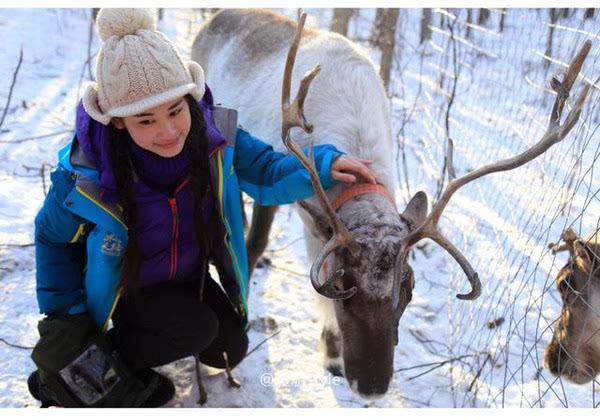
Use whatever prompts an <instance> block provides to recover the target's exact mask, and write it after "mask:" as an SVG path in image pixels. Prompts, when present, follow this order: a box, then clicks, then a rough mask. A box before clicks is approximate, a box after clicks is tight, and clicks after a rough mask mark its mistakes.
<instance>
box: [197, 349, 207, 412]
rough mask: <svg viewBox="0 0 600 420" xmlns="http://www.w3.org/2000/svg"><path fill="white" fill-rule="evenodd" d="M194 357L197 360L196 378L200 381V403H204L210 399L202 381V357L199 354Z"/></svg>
mask: <svg viewBox="0 0 600 420" xmlns="http://www.w3.org/2000/svg"><path fill="white" fill-rule="evenodd" d="M194 359H195V360H196V379H197V382H198V393H199V394H200V397H199V398H198V404H200V405H204V404H205V403H206V400H207V399H208V396H207V394H206V389H205V388H204V384H203V383H202V375H200V359H199V357H198V355H197V354H194Z"/></svg>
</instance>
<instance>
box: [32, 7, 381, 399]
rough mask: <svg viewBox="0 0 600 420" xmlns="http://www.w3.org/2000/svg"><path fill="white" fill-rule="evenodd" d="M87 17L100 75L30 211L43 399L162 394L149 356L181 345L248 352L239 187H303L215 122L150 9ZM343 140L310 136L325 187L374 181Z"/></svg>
mask: <svg viewBox="0 0 600 420" xmlns="http://www.w3.org/2000/svg"><path fill="white" fill-rule="evenodd" d="M97 25H98V30H99V33H100V38H101V40H102V41H103V44H102V47H101V50H100V52H99V55H98V63H97V71H96V77H97V83H94V84H92V85H91V86H89V87H88V89H87V90H86V92H85V94H84V97H83V100H82V102H81V103H80V105H79V107H78V109H77V121H76V130H75V135H74V137H73V139H72V141H71V142H70V143H69V144H68V145H67V146H65V147H64V148H63V149H62V150H61V151H60V152H59V163H58V167H57V168H56V170H55V171H53V173H52V175H51V177H52V187H51V189H50V191H49V193H48V196H47V197H46V200H45V202H44V205H43V208H42V209H41V210H40V212H39V214H38V216H37V217H36V220H35V243H36V263H37V296H38V302H39V306H40V312H41V313H43V314H45V315H46V317H45V318H44V319H43V320H42V321H40V323H39V326H38V329H39V333H40V340H39V342H38V343H37V345H36V347H35V349H34V351H33V354H32V358H33V360H34V362H35V363H36V365H37V367H38V370H36V371H35V372H33V373H32V375H31V376H30V378H29V381H28V384H29V388H30V391H31V393H32V395H33V396H34V397H35V398H37V399H39V400H41V402H42V406H49V405H61V406H66V407H110V406H112V407H115V406H116V407H140V406H144V407H158V406H161V405H163V404H165V403H166V402H167V401H168V400H170V399H171V398H172V396H173V393H174V387H173V384H172V383H171V381H170V380H169V379H168V378H166V377H165V376H163V375H160V374H159V373H157V372H156V371H154V370H153V369H151V368H152V367H155V366H159V365H163V364H166V363H169V362H171V361H174V360H177V359H180V358H183V357H188V356H190V355H195V356H196V357H198V358H199V360H200V361H201V362H203V363H205V364H207V365H210V366H214V367H220V368H224V367H226V366H228V367H233V366H235V365H237V364H238V363H239V362H240V361H241V360H242V359H243V358H244V356H245V354H246V350H247V346H248V338H247V335H246V327H247V297H248V269H247V257H246V250H245V244H244V236H243V224H242V216H241V203H240V190H241V191H244V192H246V193H247V194H249V195H250V196H252V197H253V198H254V199H255V200H257V201H258V202H260V203H261V204H264V205H275V204H285V203H291V202H293V201H296V200H298V199H301V198H306V197H308V196H310V195H312V194H313V190H312V186H311V184H310V181H309V180H308V177H307V174H306V173H305V169H303V167H302V166H301V165H300V163H299V162H298V161H297V159H296V158H294V157H292V156H287V155H284V154H281V153H277V152H274V151H273V150H272V148H271V147H270V146H268V145H266V144H265V143H263V142H261V141H260V140H258V139H256V138H254V137H253V136H251V135H250V134H249V133H247V132H246V131H244V130H243V129H241V128H236V127H235V125H234V127H233V130H232V131H231V132H233V133H235V135H234V136H235V139H233V138H232V139H230V140H232V141H228V139H226V138H225V137H224V135H223V133H224V132H227V131H228V130H227V124H220V120H219V118H216V119H217V121H215V113H216V109H215V107H214V105H213V100H212V96H211V93H210V91H209V90H208V87H206V86H205V84H204V76H203V71H202V69H201V68H200V66H199V65H198V64H197V63H194V62H188V63H184V62H183V61H182V60H181V58H180V57H179V55H178V53H177V52H176V50H175V48H174V46H173V45H172V44H171V43H170V42H169V40H167V38H165V37H164V35H162V34H161V33H160V32H157V31H156V30H155V28H154V23H153V17H152V15H151V13H150V12H148V11H146V10H141V9H102V10H101V11H100V12H99V14H98V18H97ZM229 121H231V119H229ZM233 140H234V141H233ZM342 155H343V154H342V152H340V151H338V150H337V149H336V148H335V147H333V146H330V145H325V146H317V147H315V161H316V164H317V169H318V171H319V175H320V179H321V182H322V183H323V185H324V187H325V188H329V187H331V186H332V185H334V184H335V183H336V182H338V181H342V182H348V183H352V182H355V181H356V180H357V179H358V178H359V177H360V178H363V179H366V180H367V181H369V182H375V179H374V177H373V175H372V174H371V173H370V172H369V170H368V168H367V167H366V165H365V164H366V163H367V162H366V161H363V160H360V159H356V158H353V157H349V156H345V155H344V156H342ZM209 261H210V262H211V263H213V264H214V265H215V267H216V269H217V272H218V274H219V281H220V283H221V286H219V285H218V284H217V283H216V282H215V280H213V279H212V278H211V276H210V275H209V272H208V262H209ZM109 321H112V328H109V327H110V325H109Z"/></svg>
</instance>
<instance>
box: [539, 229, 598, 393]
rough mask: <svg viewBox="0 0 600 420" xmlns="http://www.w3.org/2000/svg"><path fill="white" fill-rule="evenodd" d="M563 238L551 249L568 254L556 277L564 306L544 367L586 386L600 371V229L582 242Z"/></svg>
mask: <svg viewBox="0 0 600 420" xmlns="http://www.w3.org/2000/svg"><path fill="white" fill-rule="evenodd" d="M562 239H563V241H564V243H562V244H560V245H554V244H551V246H552V250H553V252H558V251H562V250H568V251H569V261H568V262H567V264H566V265H565V266H564V267H563V268H562V269H561V270H560V271H559V273H558V276H557V277H556V287H557V288H558V291H559V293H560V297H561V299H562V302H563V307H562V310H561V313H560V316H559V318H558V321H557V322H556V326H555V328H554V335H553V337H552V341H551V342H550V344H549V345H548V347H547V348H546V351H545V355H544V365H545V367H547V368H548V369H549V370H550V372H552V373H553V374H554V375H562V376H564V377H566V378H567V379H568V380H570V381H572V382H575V383H576V384H584V383H586V382H589V381H591V380H592V379H594V377H595V376H596V375H597V374H598V372H600V230H598V231H596V232H595V233H593V234H591V235H589V236H588V237H587V238H585V239H581V238H579V237H578V236H577V234H576V233H575V232H574V231H573V230H572V229H567V230H566V231H564V232H563V234H562Z"/></svg>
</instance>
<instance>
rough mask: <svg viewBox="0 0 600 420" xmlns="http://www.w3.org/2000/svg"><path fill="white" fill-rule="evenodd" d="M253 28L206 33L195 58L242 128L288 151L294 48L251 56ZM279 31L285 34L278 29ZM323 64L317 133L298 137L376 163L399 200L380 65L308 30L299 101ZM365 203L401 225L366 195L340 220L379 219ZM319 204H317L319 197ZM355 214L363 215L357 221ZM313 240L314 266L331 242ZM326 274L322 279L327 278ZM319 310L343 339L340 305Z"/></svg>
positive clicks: (310, 109)
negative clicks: (285, 129)
mask: <svg viewBox="0 0 600 420" xmlns="http://www.w3.org/2000/svg"><path fill="white" fill-rule="evenodd" d="M245 23H246V22H245ZM253 25H260V23H258V22H252V23H250V24H248V25H244V24H242V25H239V26H238V27H236V28H235V33H228V35H227V36H221V34H219V33H217V34H216V35H214V34H211V32H210V30H204V33H203V35H202V36H203V39H202V41H201V42H200V43H199V44H198V45H197V44H196V43H195V44H194V46H193V49H192V58H193V59H194V60H196V61H198V62H199V63H200V64H201V65H202V66H203V68H204V70H205V74H206V82H207V84H208V86H209V87H210V89H211V91H212V92H213V95H214V98H215V103H218V104H221V105H222V106H225V107H229V108H234V109H237V110H238V111H239V120H238V122H239V124H240V125H241V126H242V128H244V129H246V130H248V131H249V132H250V133H252V134H253V135H255V136H256V137H258V138H260V139H261V140H263V141H265V142H267V143H269V144H271V145H272V146H273V147H274V149H275V150H278V151H285V146H284V145H283V142H282V140H281V86H282V81H283V72H284V67H285V63H286V58H287V53H288V49H289V43H288V42H284V43H282V45H281V46H280V48H279V49H278V50H277V51H276V49H277V48H272V46H271V48H272V50H271V51H272V52H270V53H268V54H264V55H260V54H259V56H255V57H253V56H250V54H248V53H246V51H247V47H246V46H245V45H244V42H245V41H244V38H245V37H246V36H247V35H248V34H250V33H251V31H252V30H253ZM206 27H208V23H207V26H205V28H206ZM272 30H273V31H277V30H278V28H277V27H275V26H273V27H272ZM213 35H214V36H213ZM197 42H198V41H197ZM200 51H201V53H200ZM317 64H320V65H321V72H320V73H319V75H318V76H317V77H316V78H315V80H314V81H313V82H312V84H311V86H310V89H309V93H308V96H307V98H306V101H305V105H304V109H305V115H306V118H307V120H308V121H309V122H310V123H311V124H313V125H314V131H313V133H312V134H306V133H304V132H303V131H302V130H300V129H298V128H295V129H292V131H291V137H292V138H293V139H294V140H295V141H296V142H297V143H298V144H299V145H300V146H301V147H305V146H307V145H309V144H310V142H311V141H313V142H314V144H315V145H318V144H324V143H329V144H333V145H335V146H336V147H337V148H338V149H339V150H341V151H343V152H345V153H347V154H349V155H351V156H356V157H361V158H365V159H371V160H373V163H372V164H370V169H371V171H372V172H373V173H374V175H375V176H376V177H377V179H378V181H379V182H380V183H381V184H383V185H384V186H385V187H386V188H387V190H388V191H389V192H390V194H391V195H392V197H393V196H394V192H395V190H396V179H395V171H394V170H393V169H392V167H393V166H392V162H393V146H392V135H391V125H390V116H389V100H388V98H387V96H386V93H385V90H384V87H383V84H382V82H381V79H380V77H379V75H378V73H377V71H376V69H375V66H374V64H373V62H372V61H371V60H370V59H369V57H368V56H367V55H366V54H365V52H363V51H362V50H361V49H360V48H359V47H358V46H356V45H355V44H353V43H351V42H350V41H349V40H347V39H346V38H344V37H343V36H340V35H338V34H334V33H330V32H324V31H319V30H315V29H310V30H308V31H307V29H305V31H304V35H303V38H302V40H301V42H300V47H299V50H298V54H297V57H296V62H295V65H294V71H293V78H292V90H291V92H292V98H293V97H294V96H295V94H296V92H297V89H298V85H299V83H300V80H301V79H302V77H303V75H304V74H305V73H306V72H308V71H309V70H311V69H312V68H313V67H314V66H316V65H317ZM342 188H343V186H342V185H338V186H336V187H334V188H331V189H329V190H328V191H327V194H328V196H329V198H330V200H332V199H333V198H334V197H335V196H337V195H338V194H339V193H340V192H341V190H342ZM365 197H371V198H370V200H371V201H373V205H375V206H379V208H380V209H382V210H383V211H382V213H383V214H382V213H381V212H380V213H379V216H380V217H381V218H383V219H387V220H389V221H390V223H395V224H399V223H401V222H399V218H398V213H397V210H396V209H395V208H394V206H393V205H391V204H390V203H389V202H387V200H386V199H385V198H382V197H378V196H363V197H362V201H360V202H358V203H355V204H356V206H354V207H355V209H354V210H353V204H352V202H351V203H348V204H347V205H345V206H344V207H343V208H342V209H343V211H344V213H346V215H345V216H343V215H342V214H340V216H341V217H342V219H347V218H352V217H354V218H356V217H360V218H361V219H362V221H363V223H365V224H367V223H368V222H369V220H368V219H369V217H370V218H373V217H376V216H374V215H373V212H372V211H371V210H370V209H368V208H365V204H366V203H365V200H369V199H367V198H365ZM311 200H312V202H313V203H314V204H316V201H315V200H316V199H314V198H313V199H311ZM361 207H362V208H361ZM371 207H372V206H371ZM353 211H354V212H355V213H357V214H355V215H354V216H353V215H352V212H353ZM299 214H300V216H301V218H302V219H303V222H304V224H305V226H310V224H311V223H312V220H311V219H310V218H309V217H308V216H307V215H306V214H305V213H304V212H303V211H300V212H299ZM305 238H306V246H307V252H308V256H309V258H310V260H311V261H314V259H315V257H316V255H317V253H318V252H319V250H320V249H321V248H322V246H323V243H322V242H321V241H319V240H318V239H317V238H316V237H314V236H313V235H312V234H311V232H310V229H308V228H305ZM323 271H325V270H322V273H321V274H322V275H324V274H325V273H323ZM390 288H391V282H390V284H389V287H384V288H383V289H385V290H384V291H385V292H387V293H390V290H391V289H390ZM318 306H319V308H320V312H321V313H322V317H323V321H324V326H325V328H327V329H329V330H330V331H333V332H335V333H336V334H338V333H339V328H338V324H337V321H336V317H335V312H334V307H333V303H332V301H331V300H329V299H325V298H323V297H321V296H318ZM324 357H325V358H326V360H325V364H326V365H328V366H333V365H336V364H337V365H338V366H340V367H343V363H342V362H341V358H339V359H338V360H328V359H327V356H324Z"/></svg>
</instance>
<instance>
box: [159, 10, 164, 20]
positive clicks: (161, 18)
mask: <svg viewBox="0 0 600 420" xmlns="http://www.w3.org/2000/svg"><path fill="white" fill-rule="evenodd" d="M164 15H165V9H163V8H159V9H158V21H159V22H161V21H162V20H163V17H164Z"/></svg>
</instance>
